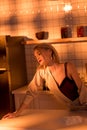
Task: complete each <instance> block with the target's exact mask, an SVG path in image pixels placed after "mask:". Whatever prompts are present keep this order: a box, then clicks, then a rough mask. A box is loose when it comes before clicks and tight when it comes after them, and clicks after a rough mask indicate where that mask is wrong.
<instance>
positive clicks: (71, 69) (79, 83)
mask: <svg viewBox="0 0 87 130" xmlns="http://www.w3.org/2000/svg"><path fill="white" fill-rule="evenodd" d="M67 71H68V75H69V76H70V78H73V80H74V81H75V83H76V85H77V87H78V89H79V92H80V90H81V86H82V81H81V79H80V77H79V74H78V72H77V69H76V67H75V65H74V64H73V63H68V64H67Z"/></svg>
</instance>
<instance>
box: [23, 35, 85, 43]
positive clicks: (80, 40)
mask: <svg viewBox="0 0 87 130" xmlns="http://www.w3.org/2000/svg"><path fill="white" fill-rule="evenodd" d="M77 42H87V37H79V38H77V37H76V38H63V39H47V40H24V41H23V42H22V44H38V43H51V44H56V43H57V44H58V43H77Z"/></svg>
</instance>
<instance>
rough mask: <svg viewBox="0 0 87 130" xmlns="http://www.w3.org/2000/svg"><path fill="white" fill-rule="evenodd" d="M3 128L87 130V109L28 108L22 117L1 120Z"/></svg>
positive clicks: (8, 129) (21, 129)
mask: <svg viewBox="0 0 87 130" xmlns="http://www.w3.org/2000/svg"><path fill="white" fill-rule="evenodd" d="M0 129H1V130H78V129H79V130H82V129H84V130H87V111H69V110H26V111H24V112H23V113H22V115H21V116H20V117H16V118H13V119H5V120H0Z"/></svg>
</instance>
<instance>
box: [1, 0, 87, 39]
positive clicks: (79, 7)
mask: <svg viewBox="0 0 87 130" xmlns="http://www.w3.org/2000/svg"><path fill="white" fill-rule="evenodd" d="M0 12H2V13H1V14H0V35H16V36H18V35H23V36H28V37H29V38H33V39H35V38H36V37H35V33H36V32H38V31H48V32H49V39H55V38H61V27H70V28H71V29H72V37H77V32H76V30H77V26H87V0H21V1H19V0H13V1H12V0H0Z"/></svg>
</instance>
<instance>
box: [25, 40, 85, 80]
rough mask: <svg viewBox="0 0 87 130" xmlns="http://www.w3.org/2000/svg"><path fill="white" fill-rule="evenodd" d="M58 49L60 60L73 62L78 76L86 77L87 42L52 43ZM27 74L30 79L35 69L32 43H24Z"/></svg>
mask: <svg viewBox="0 0 87 130" xmlns="http://www.w3.org/2000/svg"><path fill="white" fill-rule="evenodd" d="M52 45H53V46H54V47H55V49H56V50H57V51H58V54H59V59H60V62H67V61H70V62H73V63H74V64H75V66H76V67H77V71H78V73H79V74H80V77H83V76H84V77H86V66H85V64H86V63H87V43H86V42H81V43H80V42H79V43H64V44H52ZM25 52H26V65H27V76H28V81H30V80H31V79H32V77H33V75H34V73H35V70H36V61H35V59H34V57H33V45H32V44H30V45H25Z"/></svg>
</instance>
